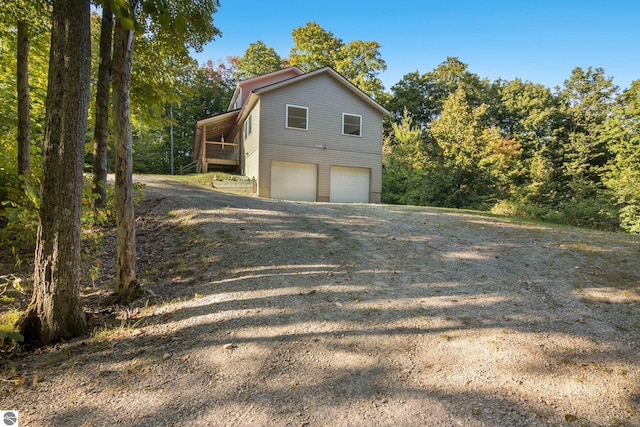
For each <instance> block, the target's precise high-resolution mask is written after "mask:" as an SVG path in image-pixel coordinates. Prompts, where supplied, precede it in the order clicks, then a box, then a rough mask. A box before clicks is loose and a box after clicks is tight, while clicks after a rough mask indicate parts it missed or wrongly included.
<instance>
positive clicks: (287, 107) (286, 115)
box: [284, 104, 309, 130]
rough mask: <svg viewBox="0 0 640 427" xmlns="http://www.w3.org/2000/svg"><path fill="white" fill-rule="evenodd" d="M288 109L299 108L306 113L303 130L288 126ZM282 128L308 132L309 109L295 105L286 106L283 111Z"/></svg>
mask: <svg viewBox="0 0 640 427" xmlns="http://www.w3.org/2000/svg"><path fill="white" fill-rule="evenodd" d="M289 107H294V108H301V109H304V110H305V111H306V112H307V115H306V120H305V125H306V127H305V128H297V127H292V126H289ZM284 127H285V128H287V129H296V130H309V107H304V106H302V105H295V104H287V106H286V107H285V110H284Z"/></svg>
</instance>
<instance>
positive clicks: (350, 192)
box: [329, 166, 371, 203]
mask: <svg viewBox="0 0 640 427" xmlns="http://www.w3.org/2000/svg"><path fill="white" fill-rule="evenodd" d="M330 173H331V178H330V184H329V185H330V195H329V200H330V201H332V202H361V203H368V202H369V193H370V175H371V173H370V170H369V169H367V168H357V167H345V166H331V172H330Z"/></svg>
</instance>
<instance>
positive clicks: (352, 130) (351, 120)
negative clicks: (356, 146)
mask: <svg viewBox="0 0 640 427" xmlns="http://www.w3.org/2000/svg"><path fill="white" fill-rule="evenodd" d="M342 134H343V135H355V136H362V116H360V115H358V114H347V113H342Z"/></svg>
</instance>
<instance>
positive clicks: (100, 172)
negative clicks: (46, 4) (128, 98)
mask: <svg viewBox="0 0 640 427" xmlns="http://www.w3.org/2000/svg"><path fill="white" fill-rule="evenodd" d="M112 34H113V14H112V13H111V9H110V8H109V5H108V4H104V5H103V6H102V24H101V27H100V65H99V66H98V83H97V88H96V128H95V132H94V134H93V192H94V194H96V195H97V196H98V198H97V199H95V200H94V208H101V207H104V205H105V203H106V199H107V137H108V131H109V88H110V83H111V41H112Z"/></svg>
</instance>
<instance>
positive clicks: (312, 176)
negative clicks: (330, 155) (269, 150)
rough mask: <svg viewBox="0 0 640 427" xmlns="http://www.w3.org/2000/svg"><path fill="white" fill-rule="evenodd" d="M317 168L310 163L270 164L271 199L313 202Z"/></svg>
mask: <svg viewBox="0 0 640 427" xmlns="http://www.w3.org/2000/svg"><path fill="white" fill-rule="evenodd" d="M317 189H318V166H317V165H315V164H312V163H294V162H281V161H275V160H274V161H273V162H271V198H273V199H282V200H296V201H307V202H315V201H316V195H317V192H318V190H317Z"/></svg>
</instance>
